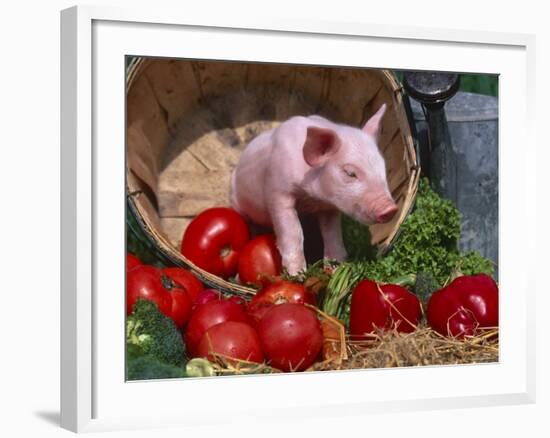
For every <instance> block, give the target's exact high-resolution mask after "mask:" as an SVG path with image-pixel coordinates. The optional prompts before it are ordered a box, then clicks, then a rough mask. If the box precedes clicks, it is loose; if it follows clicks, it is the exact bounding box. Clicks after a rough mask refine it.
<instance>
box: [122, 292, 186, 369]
mask: <svg viewBox="0 0 550 438" xmlns="http://www.w3.org/2000/svg"><path fill="white" fill-rule="evenodd" d="M126 343H127V344H129V345H135V346H138V347H140V348H141V349H142V350H143V353H144V355H151V356H153V357H154V358H156V359H157V360H159V361H161V362H163V363H165V364H170V365H174V366H181V365H182V364H183V361H184V354H185V350H184V346H183V339H182V337H181V334H180V332H179V331H178V329H177V328H176V325H175V324H174V322H173V321H172V320H171V319H170V318H168V317H167V316H165V315H164V314H162V313H161V312H160V310H159V309H158V307H157V305H156V304H155V303H153V302H151V301H146V300H141V299H140V300H138V301H137V303H136V304H135V305H134V309H133V312H132V314H131V315H130V316H129V317H128V318H127V320H126Z"/></svg>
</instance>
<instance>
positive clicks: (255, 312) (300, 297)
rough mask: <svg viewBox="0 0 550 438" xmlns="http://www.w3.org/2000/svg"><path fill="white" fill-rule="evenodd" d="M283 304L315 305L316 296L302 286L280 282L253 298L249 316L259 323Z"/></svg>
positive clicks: (270, 285)
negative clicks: (270, 311)
mask: <svg viewBox="0 0 550 438" xmlns="http://www.w3.org/2000/svg"><path fill="white" fill-rule="evenodd" d="M283 303H298V304H304V303H306V304H311V305H315V295H313V294H312V293H311V292H309V291H308V290H307V289H306V287H305V286H304V285H302V284H298V283H292V282H290V281H286V280H279V281H276V282H275V283H271V284H269V285H268V286H266V287H264V288H263V289H262V290H260V291H259V292H258V293H257V294H256V295H254V297H252V300H250V303H248V314H249V315H250V317H251V318H252V320H253V321H254V322H256V323H258V322H259V321H260V320H261V319H262V317H263V316H264V315H265V313H266V312H267V311H268V310H269V309H271V307H273V306H275V305H277V304H283Z"/></svg>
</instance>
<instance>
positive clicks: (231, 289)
mask: <svg viewBox="0 0 550 438" xmlns="http://www.w3.org/2000/svg"><path fill="white" fill-rule="evenodd" d="M155 59H156V58H152V57H151V58H149V57H147V58H144V57H136V58H134V59H133V60H132V61H131V62H130V63H129V65H128V66H127V68H126V92H127V93H128V92H129V91H130V89H131V87H132V84H133V83H134V81H135V79H136V78H137V76H138V75H139V73H140V72H141V71H142V70H143V69H145V68H146V67H147V65H148V64H149V63H151V62H152V61H154V60H155ZM201 61H205V62H208V61H212V62H214V61H220V60H201ZM312 67H313V65H312ZM331 68H332V67H331ZM334 68H338V67H334ZM340 68H347V67H345V66H340ZM358 68H361V67H358ZM376 70H378V71H380V72H381V73H382V74H383V76H384V78H385V80H386V83H387V84H388V85H389V86H390V87H391V90H392V91H393V93H392V98H393V99H394V105H395V104H396V105H395V106H396V108H399V112H400V113H401V114H400V116H401V120H404V121H406V123H401V125H402V126H404V127H406V133H404V134H403V133H402V136H403V138H402V139H403V143H404V146H405V149H406V152H407V154H408V155H409V157H410V158H411V160H412V165H411V168H410V169H409V170H410V172H411V173H410V176H409V178H408V179H409V184H408V187H407V192H406V193H407V196H406V197H405V202H404V204H403V207H402V208H401V211H400V215H399V217H398V220H397V221H396V223H395V226H394V227H393V229H392V230H391V232H390V233H389V234H388V236H386V237H385V238H384V240H382V241H381V242H379V243H378V244H377V245H376V246H377V248H378V250H377V254H378V256H382V255H385V254H386V253H387V252H388V251H389V250H390V249H391V247H392V246H393V244H394V243H395V242H396V240H397V238H398V237H399V234H400V228H401V225H402V224H403V222H404V221H405V219H406V218H407V216H408V215H409V214H410V212H411V211H412V209H413V208H414V204H415V200H416V194H417V190H418V185H419V182H420V163H419V158H418V155H417V149H416V146H415V140H414V137H413V130H412V129H411V125H410V123H411V121H410V120H409V118H408V117H407V114H406V111H405V108H404V95H405V93H404V90H403V87H402V85H401V84H399V82H398V81H397V78H396V77H395V75H394V73H393V72H392V71H391V70H388V69H376ZM130 172H131V170H130V167H129V165H128V162H127V161H126V181H125V183H126V197H127V201H128V202H127V205H128V208H129V209H130V213H131V214H132V215H133V217H134V218H135V219H136V221H137V223H138V225H139V226H140V228H141V230H142V231H143V232H144V234H145V235H146V237H147V238H148V239H149V241H150V243H151V244H152V245H153V246H154V248H155V250H156V251H158V252H160V253H161V254H162V255H163V256H164V257H165V258H166V259H167V260H169V261H170V262H171V263H173V264H174V265H175V266H178V267H182V268H186V269H189V270H191V272H192V273H193V274H195V275H197V276H198V277H199V278H200V279H201V281H203V282H204V283H206V284H207V285H208V286H210V287H215V288H217V289H220V290H221V291H222V292H225V293H230V294H235V295H240V296H242V297H243V298H248V299H249V298H250V297H251V296H253V295H254V294H255V293H256V292H257V290H256V289H254V288H251V287H248V286H244V285H240V284H237V283H232V282H229V281H227V280H224V279H223V278H221V277H218V276H215V275H212V274H210V273H209V272H207V271H205V270H204V269H201V268H199V267H198V266H197V265H195V264H194V263H193V262H191V261H190V260H189V259H187V258H186V257H185V256H184V255H183V254H181V253H180V252H179V251H177V248H175V247H174V246H173V245H172V244H171V243H170V242H168V241H166V238H165V237H164V236H162V235H160V234H159V233H157V232H156V230H155V227H154V226H153V225H152V224H151V223H150V221H149V220H148V219H147V217H146V216H145V215H144V214H143V213H142V211H141V208H140V207H139V205H138V204H137V203H136V193H134V192H131V189H130V187H129V185H128V175H129V174H130Z"/></svg>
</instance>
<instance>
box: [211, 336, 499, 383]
mask: <svg viewBox="0 0 550 438" xmlns="http://www.w3.org/2000/svg"><path fill="white" fill-rule="evenodd" d="M342 347H344V348H343V349H342ZM333 350H335V351H338V352H339V354H334V355H331V356H332V357H330V358H329V359H326V360H324V361H320V362H316V363H315V364H313V365H312V366H311V367H310V368H308V369H307V370H306V371H335V370H350V369H366V368H395V367H412V366H422V365H456V364H473V363H489V362H498V358H499V345H498V329H491V330H487V331H484V332H482V333H480V334H478V335H477V336H473V337H467V338H464V339H461V340H459V339H454V338H448V337H444V336H441V335H440V334H438V333H437V332H435V331H433V330H432V329H431V328H429V327H427V326H419V327H418V328H417V330H415V331H414V332H412V333H400V332H398V331H397V330H391V331H383V330H379V331H378V332H376V333H374V334H372V335H370V336H369V338H368V339H366V340H364V341H360V342H359V341H352V340H351V339H349V337H346V338H345V340H341V339H339V340H336V339H335V340H334V348H333ZM212 365H213V367H214V373H215V374H216V375H219V376H223V375H242V374H272V373H280V372H281V371H280V370H277V369H275V368H272V367H270V366H269V365H266V364H255V363H251V362H246V361H238V360H234V359H229V358H225V357H223V356H219V355H216V360H215V361H214V363H213V364H212Z"/></svg>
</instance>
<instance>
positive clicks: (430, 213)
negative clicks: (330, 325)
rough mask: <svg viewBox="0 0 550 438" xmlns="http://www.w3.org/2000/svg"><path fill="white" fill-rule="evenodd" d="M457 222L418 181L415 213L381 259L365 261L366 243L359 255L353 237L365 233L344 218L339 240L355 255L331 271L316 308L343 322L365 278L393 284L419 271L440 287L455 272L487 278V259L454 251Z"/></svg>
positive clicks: (449, 208)
mask: <svg viewBox="0 0 550 438" xmlns="http://www.w3.org/2000/svg"><path fill="white" fill-rule="evenodd" d="M460 222H461V216H460V213H459V211H458V209H457V208H456V207H455V206H454V205H453V204H452V203H451V202H450V201H449V200H447V199H443V198H441V197H439V195H437V193H435V192H434V191H433V190H432V189H431V187H430V184H429V182H428V180H427V179H422V180H421V181H420V186H419V190H418V194H417V196H416V205H415V210H414V211H413V212H412V213H411V214H410V215H409V216H408V217H407V219H405V221H404V222H403V224H402V225H401V227H400V235H399V237H398V239H397V242H396V243H395V245H394V247H393V248H392V249H391V251H390V252H389V253H388V254H387V255H386V256H384V257H379V258H377V259H372V258H369V251H370V250H369V249H368V246H369V244H368V243H367V244H364V243H363V245H364V246H365V248H366V249H363V251H362V252H361V251H360V250H359V249H357V248H359V241H358V240H357V239H359V236H360V235H361V234H362V233H364V230H363V229H362V228H356V227H358V225H356V224H354V223H353V222H350V221H347V220H345V221H344V222H343V225H344V231H343V236H344V242H345V245H346V248H348V250H349V249H350V248H351V249H352V250H353V251H355V253H354V252H350V255H351V256H353V255H357V254H359V255H360V256H359V257H356V258H353V257H350V259H351V261H350V262H347V263H343V264H342V265H340V266H339V267H338V268H337V269H336V271H335V272H334V274H333V276H332V279H331V281H330V282H329V284H328V286H327V289H326V291H325V293H324V300H323V302H322V303H321V308H322V309H323V310H324V311H325V312H327V313H329V314H332V315H334V316H336V317H338V318H340V319H343V320H344V321H346V319H347V317H348V314H349V300H350V296H351V293H350V292H351V291H352V290H353V288H354V287H355V285H356V284H357V282H358V281H359V280H362V279H364V278H368V279H371V280H374V281H376V282H379V283H392V282H393V281H396V279H398V278H401V277H403V276H411V275H415V276H416V275H417V274H418V273H421V272H424V273H429V274H430V275H431V277H432V278H433V280H434V283H435V284H437V285H444V284H446V283H447V282H449V281H450V279H451V278H453V277H455V276H456V275H457V273H458V272H460V273H462V274H465V275H470V274H479V273H485V274H488V275H492V274H493V265H492V262H491V261H489V260H487V259H485V258H483V257H482V256H481V255H479V253H477V252H471V253H467V254H463V253H460V252H459V250H458V241H459V238H460ZM361 227H362V226H361ZM354 239H355V240H354ZM363 242H364V241H363ZM367 242H368V241H367ZM354 248H355V249H354Z"/></svg>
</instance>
